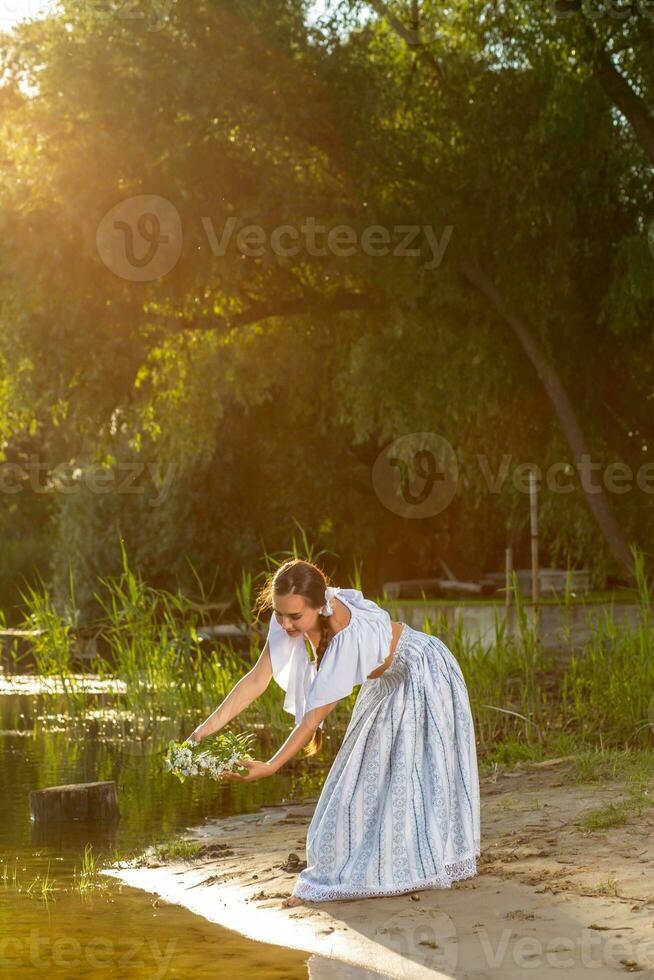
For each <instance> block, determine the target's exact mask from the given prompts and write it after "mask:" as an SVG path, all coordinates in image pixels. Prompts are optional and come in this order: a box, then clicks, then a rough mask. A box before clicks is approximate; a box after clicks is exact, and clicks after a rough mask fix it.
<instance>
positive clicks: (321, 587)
mask: <svg viewBox="0 0 654 980" xmlns="http://www.w3.org/2000/svg"><path fill="white" fill-rule="evenodd" d="M330 584H331V583H330V582H329V579H328V577H327V576H326V575H325V573H324V572H323V570H322V569H321V568H319V567H318V566H317V565H314V564H313V562H310V561H305V560H304V559H302V558H293V559H291V560H289V561H286V562H284V564H283V565H280V567H279V568H278V569H277V571H276V572H275V573H274V575H271V576H269V577H268V579H267V581H266V583H265V584H264V586H263V587H262V588H261V589H260V591H259V593H258V595H257V598H256V600H255V610H256V613H257V619H258V616H259V612H260V611H262V610H264V609H270V608H272V604H273V596H275V595H277V596H285V595H301V596H303V597H304V598H305V599H306V600H307V602H308V603H309V605H310V606H313V608H314V609H322V607H323V606H324V604H325V589H326V588H327V586H328V585H330ZM333 636H334V631H333V630H332V628H331V626H330V624H329V621H328V617H327V616H321V617H320V642H319V643H318V648H317V650H316V670H320V664H321V663H322V658H323V656H324V654H325V650H326V649H327V644H328V643H329V641H330V640H331V638H332V637H333ZM321 745H322V730H321V729H320V728H317V729H316V730H315V732H314V733H313V736H312V738H311V741H310V742H309V743H308V744H307V745H305V747H304V753H305V755H315V754H316V752H318V750H319V749H320V746H321Z"/></svg>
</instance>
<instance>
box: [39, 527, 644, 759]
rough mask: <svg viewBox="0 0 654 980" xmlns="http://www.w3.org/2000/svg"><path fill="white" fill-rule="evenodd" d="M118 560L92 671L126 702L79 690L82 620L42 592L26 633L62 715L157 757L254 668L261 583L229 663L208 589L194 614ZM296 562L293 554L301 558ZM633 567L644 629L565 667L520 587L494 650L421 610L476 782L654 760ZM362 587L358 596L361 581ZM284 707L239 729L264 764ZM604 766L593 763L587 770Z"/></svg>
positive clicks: (580, 653)
mask: <svg viewBox="0 0 654 980" xmlns="http://www.w3.org/2000/svg"><path fill="white" fill-rule="evenodd" d="M301 546H302V552H301V553H305V554H307V555H310V556H313V557H314V558H315V557H319V555H314V552H313V550H312V549H311V547H310V545H309V543H308V542H307V541H306V538H303V539H302V541H301ZM121 549H122V550H121V554H122V570H121V572H120V574H119V575H116V576H113V577H110V578H107V579H101V580H100V585H99V591H98V592H97V593H96V597H97V599H98V601H99V603H100V606H101V607H102V608H103V610H104V619H103V621H102V623H101V626H102V631H103V635H104V639H105V642H106V644H107V645H108V648H109V650H110V656H109V657H103V656H98V657H97V659H96V660H95V661H94V664H93V667H94V669H95V670H96V671H97V673H98V674H100V676H103V677H106V676H115V677H117V678H118V679H119V680H121V681H122V682H123V683H124V684H125V686H126V690H125V693H124V694H119V695H116V694H100V695H97V696H94V697H93V698H90V697H89V696H87V695H84V694H83V693H82V692H81V691H79V690H78V689H77V685H76V681H75V678H74V676H73V673H72V669H71V663H72V658H73V647H72V627H73V626H74V625H76V619H75V615H74V614H68V615H64V614H60V613H58V612H57V611H56V609H55V606H54V603H53V601H52V598H51V597H50V595H49V594H48V592H47V590H46V589H45V587H43V586H41V587H39V588H30V589H28V590H27V592H26V593H24V595H23V600H24V603H25V606H26V616H25V622H24V624H23V625H24V626H26V627H29V628H33V629H40V630H42V633H41V634H40V635H39V637H38V638H37V640H36V641H35V656H36V659H37V665H38V669H39V672H40V673H42V674H44V675H51V676H57V677H59V678H61V679H62V682H63V686H64V714H67V716H68V717H70V719H71V720H72V721H74V720H75V719H78V718H80V716H81V717H82V720H83V716H84V712H85V711H87V710H88V709H89V708H93V709H94V710H97V709H98V708H100V709H103V708H105V707H106V709H107V715H108V716H109V709H111V708H118V709H121V710H122V711H123V712H125V711H127V712H128V718H127V720H123V721H121V720H120V719H121V718H123V719H124V718H125V716H124V713H123V714H122V715H121V711H117V712H116V717H117V719H118V720H117V721H116V722H115V724H116V725H121V724H124V725H125V731H124V733H121V732H120V731H118V732H117V735H118V736H119V737H123V736H124V737H125V738H129V739H131V740H133V739H137V740H140V741H142V742H143V743H149V744H150V745H151V744H152V742H153V741H155V742H157V743H159V742H160V743H161V745H162V748H163V747H165V745H166V744H167V742H168V740H169V739H170V738H175V739H178V740H179V739H180V738H181V737H185V736H186V735H188V734H189V732H190V731H191V730H192V729H193V728H194V727H195V725H196V724H197V723H198V722H199V721H200V720H202V719H203V718H205V717H206V716H207V715H208V714H210V713H211V712H212V711H213V710H214V709H215V707H216V706H217V705H218V704H219V703H220V702H221V701H222V700H223V699H224V697H225V696H226V695H227V694H228V692H229V691H230V690H231V689H232V687H233V686H234V684H235V683H236V681H237V680H238V679H239V678H240V677H242V676H243V674H244V673H245V672H246V671H247V670H248V669H249V668H250V667H251V666H252V665H253V664H254V663H255V661H256V659H257V658H258V656H259V654H260V650H261V646H262V642H261V634H260V633H258V632H257V630H256V629H255V623H254V620H253V615H252V610H253V608H254V602H253V597H254V581H255V579H254V577H253V576H252V574H251V573H250V572H248V571H243V573H242V575H241V580H240V582H239V583H238V584H237V586H236V590H235V593H236V603H237V606H238V608H239V610H240V614H241V618H242V621H243V624H244V626H245V628H246V630H247V631H249V634H250V643H249V646H248V649H247V650H246V651H244V652H235V651H234V650H233V649H232V648H231V646H230V645H229V644H227V643H219V644H217V645H216V648H215V649H214V650H212V651H211V652H208V651H206V650H205V649H203V647H202V643H201V641H200V638H199V636H198V629H199V627H200V626H201V625H202V624H203V623H204V622H206V621H207V618H209V619H215V610H216V609H217V608H218V607H219V606H220V607H222V608H224V606H225V605H226V603H210V602H208V601H207V598H206V594H205V591H204V589H203V587H202V584H201V583H199V585H198V588H199V593H200V600H199V601H195V600H193V599H191V598H190V597H188V596H185V595H182V594H180V593H177V594H172V593H170V592H167V591H165V590H158V589H155V588H153V587H152V586H150V585H148V584H147V582H145V580H144V579H143V577H142V576H141V575H140V574H139V573H137V572H136V571H134V570H133V569H132V568H130V566H129V562H128V558H127V554H126V550H125V547H124V544H123V543H122V542H121ZM297 551H298V544H297V543H296V542H295V541H294V553H295V552H297ZM284 557H286V555H284ZM634 558H635V563H636V584H637V588H636V590H635V592H636V595H637V596H638V602H639V607H640V610H641V617H640V621H639V622H638V623H637V624H636V625H634V626H632V625H630V624H618V623H616V622H615V620H614V619H613V617H612V614H611V610H610V608H607V609H605V610H604V615H603V616H602V617H601V618H600V619H599V621H598V622H597V623H596V624H595V625H594V627H593V630H592V634H591V638H590V640H589V641H588V642H587V643H585V644H584V645H583V646H580V647H573V646H572V645H571V643H569V651H568V654H567V656H565V657H564V656H562V655H561V653H560V652H559V653H553V652H548V651H546V650H545V649H544V648H543V646H542V643H541V642H540V639H539V637H538V633H537V631H535V630H534V628H533V622H532V609H531V608H530V607H529V604H528V603H526V602H525V601H524V599H523V597H522V596H521V595H520V594H519V591H518V589H517V578H516V576H515V574H514V577H513V587H514V592H515V596H514V598H515V608H514V613H515V623H516V630H515V631H514V632H509V631H508V629H507V624H506V621H505V619H504V616H503V613H502V610H501V608H500V607H498V608H496V609H495V610H494V633H495V643H494V645H493V646H492V647H489V646H487V645H486V643H485V642H484V643H482V641H481V639H480V638H479V637H477V636H475V635H474V634H469V633H467V632H465V631H464V627H463V621H462V619H461V617H458V618H457V620H456V622H454V623H452V622H450V621H449V619H448V616H447V613H446V610H444V609H440V610H439V611H438V612H437V614H436V615H435V616H433V615H432V613H433V605H434V604H433V603H430V604H429V607H430V608H429V609H427V604H426V608H425V615H424V617H423V623H422V626H421V628H422V629H423V631H424V632H426V633H429V634H432V635H436V636H438V637H440V638H441V639H442V640H443V642H444V643H445V644H446V645H447V646H448V647H449V649H450V650H451V651H452V653H453V654H454V656H455V657H456V659H457V661H458V663H459V664H460V666H461V670H462V672H463V675H464V677H465V681H466V685H467V689H468V694H469V698H470V704H471V707H472V712H473V718H474V724H475V735H476V739H477V755H478V760H479V763H480V770H481V771H482V772H483V771H484V770H486V771H491V772H492V771H496V770H497V768H498V767H510V766H515V765H519V764H521V763H525V762H530V761H532V762H533V761H539V760H543V759H546V758H551V757H552V756H563V755H570V754H575V755H579V757H580V758H581V759H582V760H584V761H581V762H580V763H579V764H578V765H579V768H578V770H576V771H578V773H579V777H580V778H582V775H583V771H584V767H585V770H586V771H587V772H589V771H590V769H591V768H592V767H596V768H597V767H599V766H602V765H609V763H607V762H605V761H603V758H604V757H603V755H602V753H604V752H605V750H611V749H612V750H616V751H621V750H624V751H627V750H628V751H629V752H638V751H639V750H647V749H649V750H650V752H651V749H652V747H653V745H654V649H653V636H654V632H653V629H652V622H651V589H650V585H649V583H648V581H647V580H646V577H645V574H644V558H643V555H642V553H641V552H639V551H637V549H634ZM265 559H266V563H267V566H268V567H270V565H271V564H275V560H274V559H271V558H270V556H268V555H266V556H265ZM262 574H263V573H262ZM355 581H356V582H357V583H358V585H359V586H360V584H361V582H360V569H358V568H355ZM568 584H569V583H568ZM70 592H71V600H70V608H71V609H72V610H75V601H74V599H75V593H74V583H73V582H72V580H71V582H70ZM573 600H574V597H573V595H572V593H571V592H570V589H569V588H566V590H565V592H564V593H563V595H562V596H561V597H560V602H561V605H562V608H563V609H564V610H566V609H568V608H569V607H570V606H571V605H572V603H573ZM453 604H457V605H458V604H459V603H458V602H457V603H453ZM496 605H497V604H496ZM263 625H265V624H263ZM261 626H262V624H259V629H261ZM355 697H356V691H355V692H353V693H352V694H351V695H350V696H349V697H348V698H346V699H343V700H342V701H341V702H340V703H339V704H338V706H337V708H336V709H335V710H334V711H333V712H332V713H331V714H330V716H329V719H328V720H327V722H326V731H328V733H329V735H330V736H331V737H330V738H329V739H328V740H327V741H326V748H325V750H324V751H325V752H326V751H329V752H330V753H332V754H333V752H334V751H335V750H336V749H337V747H338V744H339V741H340V737H341V736H342V734H343V733H344V731H345V728H346V726H347V722H348V720H349V717H350V713H351V709H352V704H353V702H354V699H355ZM282 704H283V696H282V693H281V691H280V690H279V689H278V687H277V685H276V684H275V683H274V682H272V683H271V684H270V685H269V687H268V689H267V690H266V691H265V692H264V694H263V695H262V696H261V697H260V698H258V699H257V701H256V702H255V703H254V704H253V705H251V706H250V708H248V709H247V710H246V711H245V712H244V713H243V714H242V715H241V716H240V717H239V719H238V720H237V721H236V722H235V723H234V726H233V727H234V728H235V729H237V730H238V729H249V730H252V731H254V732H256V733H257V735H258V738H259V741H260V743H261V745H260V748H261V751H262V752H266V751H268V750H269V748H270V747H271V746H276V745H278V744H279V742H280V740H282V741H283V739H284V738H285V737H286V735H287V734H288V732H289V730H290V728H291V727H292V725H293V719H292V717H291V716H290V715H289V714H288V713H287V712H285V711H284V710H283V707H282ZM129 715H131V717H129ZM584 753H590V755H589V754H586V755H584ZM597 753H599V761H597V760H595V761H589V760H590V759H591V755H592V756H595V755H597Z"/></svg>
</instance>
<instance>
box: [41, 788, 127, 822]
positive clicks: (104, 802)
mask: <svg viewBox="0 0 654 980" xmlns="http://www.w3.org/2000/svg"><path fill="white" fill-rule="evenodd" d="M30 814H31V818H32V820H33V821H35V822H37V821H41V820H48V821H50V820H53V821H55V820H110V819H115V818H116V817H119V816H120V810H119V808H118V796H117V794H116V784H115V782H114V781H113V779H110V780H107V781H105V782H99V783H72V784H71V785H70V786H49V787H48V788H47V789H33V790H30Z"/></svg>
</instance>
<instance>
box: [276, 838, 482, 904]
mask: <svg viewBox="0 0 654 980" xmlns="http://www.w3.org/2000/svg"><path fill="white" fill-rule="evenodd" d="M479 854H480V850H479V849H477V850H475V853H474V854H473V855H472V856H470V857H465V858H461V860H459V861H455V862H454V863H453V864H445V865H443V870H442V871H440V872H439V873H438V874H437V875H435V876H434V877H432V878H423V879H422V880H421V881H416V882H414V883H413V884H410V885H403V886H402V887H401V888H348V887H347V885H312V884H310V883H309V882H308V881H302V878H301V877H300V878H299V879H298V881H297V883H296V885H295V888H294V889H293V895H295V896H296V897H297V898H306V899H308V900H309V901H311V902H323V901H330V900H331V899H340V898H374V897H375V896H383V895H405V894H407V892H417V891H422V890H424V889H425V888H450V887H451V886H452V884H453V882H455V881H461V880H463V879H464V878H472V877H474V876H475V875H476V874H477V861H476V859H477V858H478V857H479Z"/></svg>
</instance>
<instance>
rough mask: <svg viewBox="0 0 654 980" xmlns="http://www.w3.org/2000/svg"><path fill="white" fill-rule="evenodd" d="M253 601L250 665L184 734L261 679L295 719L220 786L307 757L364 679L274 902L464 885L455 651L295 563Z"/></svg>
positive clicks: (474, 778) (474, 837)
mask: <svg viewBox="0 0 654 980" xmlns="http://www.w3.org/2000/svg"><path fill="white" fill-rule="evenodd" d="M257 604H258V605H260V606H261V607H268V608H269V607H270V606H272V609H273V612H272V616H271V618H270V625H269V628H268V637H267V640H266V643H265V645H264V648H263V651H262V653H261V656H260V657H259V660H258V661H257V663H256V665H255V666H254V667H253V668H252V670H250V672H249V673H248V674H246V675H245V677H243V678H242V679H241V680H240V681H239V682H238V683H237V684H236V685H235V687H234V688H233V689H232V691H231V692H230V693H229V694H228V696H227V697H226V698H225V700H224V701H223V702H222V704H221V705H220V706H219V707H218V708H217V709H216V710H215V711H214V712H213V714H211V715H210V716H209V717H208V718H207V719H206V720H205V721H204V722H203V723H202V724H201V725H199V726H198V727H197V728H196V729H195V731H194V732H193V733H192V735H191V736H190V737H191V738H193V739H202V738H204V737H205V736H207V735H209V734H211V733H212V732H215V731H217V730H218V729H220V728H222V727H223V726H224V725H226V724H227V723H228V722H229V721H231V720H232V718H234V717H236V715H237V714H239V712H241V711H242V710H243V709H244V708H245V707H246V706H247V705H248V704H250V703H251V702H252V701H253V700H254V699H255V698H256V697H258V696H259V695H260V694H261V693H262V692H263V691H264V690H265V689H266V687H267V686H268V684H269V682H270V679H271V677H274V678H275V680H276V682H277V683H278V684H279V685H280V687H282V688H283V690H284V691H285V692H286V696H285V699H284V708H285V709H286V710H287V711H289V712H291V713H292V714H293V715H294V716H295V723H296V724H295V728H294V729H293V731H292V732H291V734H290V735H289V737H288V738H287V739H286V741H285V742H284V744H283V745H282V746H281V748H280V749H278V751H277V752H276V753H275V754H274V755H273V756H272V758H271V759H269V760H268V761H267V762H259V761H247V762H246V763H244V764H245V765H246V766H247V768H248V770H249V772H248V773H247V775H240V774H235V773H234V774H231V775H230V776H229V777H227V778H232V779H237V780H243V781H245V782H248V781H251V780H254V779H261V778H262V777H264V776H271V775H272V774H273V773H275V772H277V770H278V769H279V768H280V767H281V766H283V765H284V764H285V763H286V762H288V760H289V759H291V758H293V756H294V755H296V753H297V752H299V750H300V749H301V748H303V747H305V746H307V750H308V752H309V754H311V753H312V752H313V751H315V750H316V749H317V747H319V745H320V740H321V727H322V725H323V722H324V720H325V718H326V717H327V715H328V714H329V712H330V711H332V710H333V708H334V707H335V706H336V704H337V703H338V701H339V700H340V699H341V698H344V697H347V695H348V694H350V692H351V691H352V690H353V688H354V687H355V686H356V685H357V684H360V685H361V687H360V689H359V693H358V695H357V698H356V701H355V705H354V710H353V713H352V717H351V719H350V722H349V724H348V727H347V730H346V732H345V736H344V738H343V742H342V744H341V747H340V749H339V751H338V754H337V755H336V758H335V759H334V762H333V764H332V767H331V769H330V771H329V774H328V776H327V779H326V781H325V784H324V786H323V789H322V792H321V794H320V799H319V800H318V803H317V805H316V810H315V813H314V815H313V818H312V820H311V823H310V825H309V828H308V833H307V867H306V868H305V870H303V871H302V872H301V873H300V875H299V877H298V880H297V882H296V884H295V887H294V889H293V893H292V895H291V897H290V898H289V899H286V901H285V902H283V903H282V904H284V905H286V906H291V905H299V904H301V903H302V902H303V901H305V900H309V901H329V900H331V899H349V898H364V897H367V896H374V895H397V894H402V893H404V892H413V891H417V890H418V889H421V888H449V887H450V886H451V884H452V882H453V881H457V880H459V879H462V878H470V877H473V876H474V875H475V874H476V873H477V869H476V857H477V856H478V855H479V853H480V847H479V844H480V814H479V776H478V771H477V754H476V746H475V733H474V725H473V720H472V714H471V711H470V703H469V700H468V693H467V689H466V685H465V681H464V679H463V675H462V673H461V669H460V667H459V664H458V662H457V660H456V659H455V657H454V655H453V654H452V653H451V652H450V650H449V649H448V648H447V647H446V646H445V644H444V643H442V642H441V640H439V639H437V638H436V637H435V636H431V635H429V634H427V633H423V632H421V631H420V630H416V629H413V628H412V627H410V626H409V625H408V624H406V623H396V622H392V621H391V618H390V616H389V614H388V612H387V611H386V610H385V609H383V608H382V607H381V606H379V605H377V604H376V603H375V602H372V601H371V600H370V599H365V598H364V597H363V595H362V593H361V592H360V591H359V590H358V589H344V588H343V589H341V588H338V587H335V586H331V585H328V584H327V580H326V578H325V575H324V573H323V572H322V571H321V569H320V568H318V567H317V566H316V565H314V564H312V563H311V562H308V561H303V560H301V559H295V560H293V561H288V562H286V563H285V564H283V565H282V566H281V567H280V568H279V569H278V570H277V572H276V573H275V574H274V576H273V577H272V578H271V579H270V580H269V581H268V583H267V585H266V586H265V587H264V589H263V590H262V592H261V594H260V595H259V597H258V600H257ZM305 638H307V639H308V641H309V643H310V645H311V648H312V650H313V651H314V652H315V662H314V661H312V660H311V658H310V657H309V655H308V652H307V648H306V646H305ZM308 743H310V744H309V745H308Z"/></svg>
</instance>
